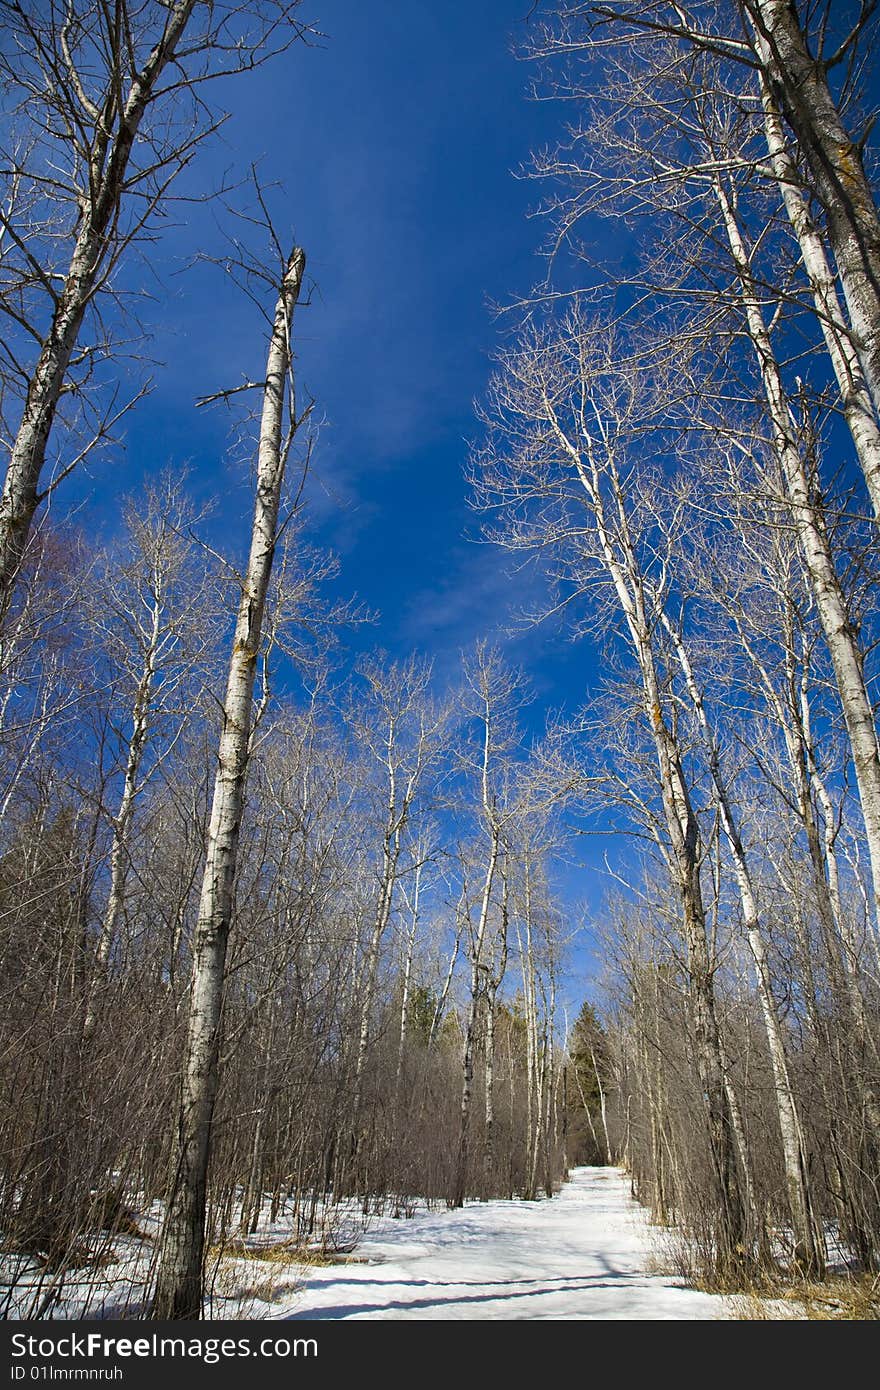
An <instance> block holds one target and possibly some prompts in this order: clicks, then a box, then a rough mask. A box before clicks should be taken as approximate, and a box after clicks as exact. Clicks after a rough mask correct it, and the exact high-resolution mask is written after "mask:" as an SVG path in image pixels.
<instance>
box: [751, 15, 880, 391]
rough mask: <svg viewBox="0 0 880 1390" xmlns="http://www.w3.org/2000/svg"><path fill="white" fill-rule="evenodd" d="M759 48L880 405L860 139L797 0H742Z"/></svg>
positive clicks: (877, 302)
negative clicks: (821, 220) (805, 168)
mask: <svg viewBox="0 0 880 1390" xmlns="http://www.w3.org/2000/svg"><path fill="white" fill-rule="evenodd" d="M741 3H742V4H743V8H744V10H745V12H746V15H747V16H748V21H749V24H750V27H751V30H752V33H753V36H754V43H755V51H756V53H757V55H758V58H759V60H760V62H761V63H762V65H763V66H764V68H765V70H766V73H767V76H768V79H769V82H770V85H771V89H772V91H773V93H774V95H775V97H776V98H777V100H778V102H779V105H780V107H781V109H782V111H783V112H784V114H785V119H786V120H787V122H788V124H789V125H790V126H791V128H792V130H793V131H794V133H795V135H796V137H797V140H798V143H799V145H800V148H801V149H802V151H803V153H804V157H805V158H806V160H807V163H808V165H809V168H810V173H811V175H812V179H813V185H814V188H815V191H816V195H817V197H818V199H819V202H820V203H821V205H822V208H823V210H824V212H825V219H826V224H827V227H828V240H829V242H830V244H831V249H832V251H833V252H834V259H835V261H836V262H837V269H838V273H839V275H840V283H841V286H842V287H843V293H844V297H845V299H846V303H847V308H848V310H849V318H850V323H851V325H852V329H853V333H854V335H855V341H856V344H857V347H858V352H859V357H860V359H861V362H862V366H863V368H864V373H865V379H866V381H867V383H868V389H869V390H870V392H871V396H872V397H873V400H874V406H875V408H876V409H878V410H880V218H878V214H877V206H876V204H875V202H874V198H873V194H872V192H871V187H870V184H869V183H868V180H867V177H866V175H865V170H864V165H863V163H862V156H861V152H860V150H859V148H858V146H857V145H856V144H855V143H854V142H853V140H852V139H851V138H850V136H849V134H848V132H847V130H846V127H845V126H844V124H843V121H842V119H841V116H840V112H839V111H838V109H837V106H836V104H835V101H834V97H833V96H832V93H831V89H830V87H829V85H828V77H827V73H826V69H825V65H824V63H822V62H821V61H819V60H817V59H816V58H814V57H813V55H812V54H811V53H810V51H809V49H808V47H807V42H806V38H805V36H804V33H803V30H802V29H801V26H800V23H799V21H798V15H797V11H796V9H795V6H794V4H793V3H792V0H741Z"/></svg>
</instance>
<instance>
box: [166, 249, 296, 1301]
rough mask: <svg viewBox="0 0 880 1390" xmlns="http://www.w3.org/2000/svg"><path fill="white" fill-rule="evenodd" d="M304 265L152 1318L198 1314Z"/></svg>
mask: <svg viewBox="0 0 880 1390" xmlns="http://www.w3.org/2000/svg"><path fill="white" fill-rule="evenodd" d="M304 269H305V255H304V253H303V252H302V250H301V249H300V248H299V247H294V249H293V251H292V252H291V254H290V256H289V257H288V258H287V262H286V264H285V265H284V266H283V270H282V275H281V280H280V288H279V297H278V302H277V305H276V308H275V316H274V321H273V324H272V334H271V339H270V343H269V353H268V359H267V363H266V379H265V384H264V387H263V406H262V414H261V418H260V432H259V449H258V453H257V474H256V499H255V508H254V518H253V526H252V531H251V542H250V554H249V558H248V564H247V569H246V571H245V574H244V577H243V582H242V590H241V601H240V604H239V610H238V618H237V620H236V625H235V634H234V637H233V643H232V651H231V654H230V661H229V675H228V680H227V686H226V696H225V700H224V705H223V728H222V732H221V735H220V743H219V748H218V754H217V771H216V775H215V780H214V797H213V804H212V808H211V819H210V824H209V827H208V840H207V856H206V862H205V871H204V877H203V879H202V892H201V899H200V902H199V916H198V923H197V925H196V934H195V941H194V945H193V966H192V984H191V995H190V1010H189V1025H188V1032H187V1041H186V1048H185V1054H184V1063H183V1068H184V1070H183V1082H182V1093H181V1101H180V1111H179V1115H178V1119H177V1138H176V1144H175V1149H174V1155H173V1163H172V1173H171V1180H170V1185H169V1191H168V1197H167V1210H166V1217H165V1225H164V1229H163V1235H162V1252H161V1260H160V1265H159V1272H158V1279H157V1286H156V1293H155V1298H154V1302H153V1316H154V1317H156V1318H159V1319H175V1318H198V1317H200V1316H201V1310H202V1287H203V1286H202V1280H203V1260H204V1238H205V1202H206V1183H207V1173H208V1160H209V1156H210V1138H211V1119H212V1116H213V1111H214V1102H215V1098H216V1094H217V1084H218V1046H219V1033H220V1021H221V1013H222V1008H223V993H224V967H225V962H226V950H227V944H228V940H229V930H230V926H231V923H232V909H233V888H234V883H235V874H236V868H237V862H238V840H239V832H240V829H241V819H242V811H243V804H244V793H245V784H246V780H247V771H248V761H249V753H250V734H251V720H252V715H253V693H254V679H255V673H256V665H257V659H258V656H259V651H260V645H261V641H262V637H263V613H264V609H265V604H266V596H267V593H268V589H269V582H270V578H271V574H272V562H273V559H274V556H275V549H276V546H277V543H278V529H279V511H280V506H281V497H282V490H283V485H284V473H285V466H286V463H287V457H288V454H289V452H290V448H291V445H292V442H293V438H294V435H295V432H296V429H297V427H298V425H299V423H300V421H299V420H298V418H297V415H296V406H295V402H294V400H293V396H292V388H293V377H292V374H291V362H292V356H291V331H292V320H293V310H294V306H295V305H296V302H297V299H298V298H299V294H300V288H301V285H302V278H303V271H304ZM285 417H287V423H286V424H285Z"/></svg>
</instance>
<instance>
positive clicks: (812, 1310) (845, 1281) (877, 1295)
mask: <svg viewBox="0 0 880 1390" xmlns="http://www.w3.org/2000/svg"><path fill="white" fill-rule="evenodd" d="M731 1304H732V1306H733V1317H734V1318H737V1319H740V1320H746V1321H749V1322H753V1321H761V1322H767V1321H787V1320H790V1319H799V1320H802V1321H810V1322H834V1321H839V1322H866V1321H873V1320H874V1319H875V1318H878V1317H880V1275H876V1274H862V1275H859V1274H852V1275H833V1276H831V1277H829V1278H828V1279H826V1280H825V1281H824V1282H823V1283H821V1284H813V1283H784V1282H783V1281H782V1280H779V1281H774V1282H772V1283H771V1282H769V1281H768V1282H767V1283H766V1284H765V1285H762V1286H761V1287H760V1288H754V1289H748V1290H746V1291H745V1292H742V1293H740V1294H738V1295H737V1296H736V1297H735V1298H733V1299H731Z"/></svg>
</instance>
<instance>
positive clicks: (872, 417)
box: [761, 74, 880, 521]
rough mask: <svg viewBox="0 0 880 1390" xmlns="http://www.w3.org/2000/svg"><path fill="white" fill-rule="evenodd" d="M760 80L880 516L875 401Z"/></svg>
mask: <svg viewBox="0 0 880 1390" xmlns="http://www.w3.org/2000/svg"><path fill="white" fill-rule="evenodd" d="M761 85H762V92H761V95H762V100H763V104H764V127H765V130H766V132H767V148H768V150H769V153H770V162H771V164H772V167H773V172H774V174H775V175H776V178H777V179H778V181H779V188H780V191H781V193H782V199H783V202H784V204H785V208H786V211H787V213H788V217H789V221H790V222H791V225H792V229H793V231H794V234H795V236H796V238H797V240H798V244H799V246H800V248H801V257H802V259H803V263H804V269H805V271H806V273H807V277H808V279H809V281H810V289H811V290H812V294H813V302H814V304H815V306H816V314H817V315H818V318H819V323H820V324H821V327H822V333H823V336H824V338H825V345H826V347H827V349H828V355H829V357H830V358H831V365H832V368H833V369H834V376H835V379H836V381H837V386H838V389H839V391H840V399H841V404H842V407H843V415H844V419H845V420H846V423H847V425H848V426H849V431H850V434H851V435H852V440H853V444H854V446H855V450H856V455H857V457H858V460H859V464H860V465H861V469H862V472H863V473H864V475H865V483H866V485H867V488H868V495H869V496H870V498H871V505H872V507H873V508H874V516H875V518H876V520H877V521H880V426H878V423H877V415H876V413H875V409H874V403H873V401H872V399H871V393H870V391H869V390H868V387H867V383H866V381H865V376H864V373H863V371H862V368H861V364H860V362H859V356H858V353H857V352H856V350H855V347H854V346H853V342H852V338H851V336H850V332H849V328H848V327H847V324H846V321H845V319H844V315H843V309H842V307H841V304H840V300H839V298H838V294H837V282H836V280H835V277H834V272H833V271H832V269H831V266H830V265H829V263H828V257H827V256H826V254H825V245H824V243H823V241H822V237H821V236H820V234H819V230H818V228H817V227H816V224H815V222H814V221H813V218H812V215H811V213H810V205H809V202H808V201H807V198H806V197H805V195H804V193H803V191H802V189H801V186H800V182H799V179H798V173H797V167H796V165H795V162H794V160H793V159H792V157H791V155H790V154H789V153H788V150H787V149H786V146H785V139H784V135H783V129H782V121H781V120H780V117H779V112H778V111H777V109H776V106H775V104H774V101H773V96H772V93H771V92H770V89H769V85H768V83H767V81H766V78H765V76H764V74H762V83H761Z"/></svg>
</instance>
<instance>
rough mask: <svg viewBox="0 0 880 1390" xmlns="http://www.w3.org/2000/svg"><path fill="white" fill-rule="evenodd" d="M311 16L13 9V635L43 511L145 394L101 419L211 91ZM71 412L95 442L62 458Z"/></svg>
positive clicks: (7, 502) (148, 0) (1, 560)
mask: <svg viewBox="0 0 880 1390" xmlns="http://www.w3.org/2000/svg"><path fill="white" fill-rule="evenodd" d="M297 8H298V0H293V3H288V2H287V0H253V3H251V0H244V3H242V4H240V5H239V4H235V3H230V4H225V3H224V4H219V5H218V4H208V3H205V0H175V3H172V4H165V3H162V0H124V3H118V4H114V5H112V6H111V5H93V4H90V3H88V2H87V0H50V3H48V4H34V3H31V2H30V0H4V4H3V17H4V21H5V26H6V32H5V42H4V45H3V48H2V52H0V71H2V75H3V82H4V89H5V103H6V112H5V125H6V128H7V135H8V139H7V141H6V142H5V143H6V151H7V153H6V155H5V157H4V160H3V163H2V166H0V171H2V191H0V234H2V256H0V274H2V280H0V312H2V313H3V315H4V318H5V321H6V326H7V332H6V333H5V334H4V349H3V359H2V360H3V368H4V376H5V381H6V386H7V392H6V394H7V396H8V397H9V398H10V399H11V400H12V401H15V402H18V404H19V413H18V418H17V419H11V420H9V421H8V422H7V426H6V428H7V430H8V442H7V449H8V459H7V462H6V468H5V480H4V484H3V491H2V496H0V627H2V625H3V623H4V622H5V618H6V613H7V610H8V607H9V603H10V600H11V595H12V592H13V589H14V587H15V584H16V580H17V577H18V574H19V571H20V567H21V564H22V560H23V557H24V554H25V550H26V547H27V542H28V537H29V535H30V532H31V529H32V526H33V523H34V518H35V515H36V513H37V510H38V508H39V507H40V505H41V504H42V503H44V502H45V501H46V499H47V498H48V497H49V496H50V494H51V493H52V492H53V491H54V490H55V488H56V487H57V486H58V485H59V483H60V482H61V481H62V480H63V479H64V478H65V477H66V476H67V475H68V474H69V473H70V472H71V471H72V470H73V469H74V468H75V467H76V466H77V465H78V463H79V462H80V461H81V459H82V458H83V457H84V456H85V454H86V453H88V452H89V451H90V450H91V449H92V448H94V447H95V446H96V445H98V444H100V443H102V442H104V441H105V440H106V439H107V437H108V436H109V435H110V434H111V433H112V430H113V428H114V425H115V423H116V422H117V421H118V419H119V417H120V414H121V413H124V411H125V409H126V408H127V407H128V405H129V404H131V403H133V400H134V399H136V397H137V395H138V394H140V393H139V392H137V393H135V397H134V398H132V400H131V401H129V402H124V401H123V402H120V400H119V395H118V389H117V390H114V389H113V388H112V387H109V388H107V389H105V390H104V392H103V401H102V404H101V405H99V406H98V407H97V412H96V413H95V412H94V411H93V410H92V408H91V405H90V396H91V395H92V393H93V391H94V387H95V384H96V382H98V381H100V380H101V379H102V370H103V368H102V363H103V361H104V359H105V358H107V357H108V356H109V355H112V353H113V348H112V346H111V343H110V340H109V339H108V338H107V336H106V333H105V330H104V327H103V323H104V316H107V317H112V315H111V314H110V313H109V306H110V304H111V303H112V302H113V282H114V276H115V273H116V271H117V268H118V266H119V264H120V262H121V260H122V259H123V257H125V256H126V254H127V252H128V251H129V249H130V247H131V246H132V245H133V244H134V243H135V242H137V241H140V240H143V238H144V236H145V235H146V234H148V233H152V232H153V229H154V227H155V221H156V218H157V216H158V215H159V214H160V213H161V210H162V209H163V208H164V207H166V205H167V203H168V199H169V196H170V189H171V185H172V184H173V182H174V180H175V179H176V178H177V177H178V176H179V175H180V173H181V172H182V171H183V170H184V169H185V168H186V167H187V165H188V164H189V163H190V161H191V160H192V159H193V157H194V155H195V153H196V151H197V148H198V146H199V144H200V143H201V141H202V140H203V139H204V138H205V136H206V135H208V134H210V133H211V132H212V131H213V130H215V129H216V128H217V126H218V125H219V123H220V119H221V118H220V116H219V115H218V114H217V113H216V112H213V111H211V109H210V108H209V107H208V106H207V105H206V103H205V100H204V98H203V97H202V95H201V92H202V87H203V84H204V83H205V82H206V81H207V80H208V79H210V78H212V77H220V76H226V75H230V74H232V73H236V72H243V71H246V70H248V69H250V68H252V67H254V66H259V65H260V64H261V63H262V62H263V61H265V60H266V58H267V57H269V56H270V55H271V54H272V53H273V52H275V51H277V50H278V48H279V46H281V47H284V46H287V45H288V44H289V43H291V42H292V41H293V39H294V38H295V37H296V35H297V34H298V33H299V32H300V30H299V26H297V24H296V23H295V21H294V19H293V15H294V12H295V10H296V9H297ZM117 307H118V306H117ZM66 402H71V403H73V404H74V405H75V406H76V410H78V411H79V412H80V415H81V416H82V415H83V412H84V418H83V419H82V421H81V423H82V429H81V431H80V439H79V442H77V443H75V444H71V441H70V439H69V437H65V439H64V440H63V441H62V442H61V444H60V445H59V446H58V448H57V449H56V450H55V451H54V454H52V453H50V452H49V449H50V440H51V437H52V432H53V428H54V425H55V422H56V417H57V415H58V412H59V409H60V407H61V406H62V405H64V404H65V403H66ZM67 415H68V416H69V417H70V418H71V420H73V419H74V418H75V417H74V415H72V413H71V409H68V410H67ZM68 423H70V421H68Z"/></svg>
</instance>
